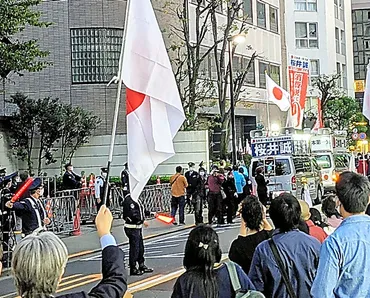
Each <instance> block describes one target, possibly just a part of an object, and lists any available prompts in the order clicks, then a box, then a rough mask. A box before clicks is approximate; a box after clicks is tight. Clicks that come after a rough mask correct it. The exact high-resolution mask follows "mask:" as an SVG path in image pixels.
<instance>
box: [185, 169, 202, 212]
mask: <svg viewBox="0 0 370 298" xmlns="http://www.w3.org/2000/svg"><path fill="white" fill-rule="evenodd" d="M188 165H189V167H194V166H195V164H194V163H193V162H189V163H188ZM185 178H186V180H187V181H188V187H187V188H186V204H187V205H188V208H189V212H192V203H193V204H194V202H192V200H193V201H195V199H196V198H195V196H196V193H195V192H196V189H197V184H198V180H199V174H198V172H196V171H194V170H191V171H187V172H186V173H185Z"/></svg>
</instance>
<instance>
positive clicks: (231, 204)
mask: <svg viewBox="0 0 370 298" xmlns="http://www.w3.org/2000/svg"><path fill="white" fill-rule="evenodd" d="M225 170H226V178H225V181H224V183H223V184H222V187H223V189H224V191H225V194H226V199H224V200H223V202H222V203H223V204H224V206H225V207H226V214H227V223H228V224H232V223H233V218H234V217H235V214H236V209H237V206H238V205H237V201H236V200H237V192H236V187H235V180H234V175H233V172H232V170H231V168H225Z"/></svg>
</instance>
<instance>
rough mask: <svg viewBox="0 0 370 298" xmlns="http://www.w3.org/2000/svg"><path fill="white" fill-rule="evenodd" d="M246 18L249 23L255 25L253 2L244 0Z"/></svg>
mask: <svg viewBox="0 0 370 298" xmlns="http://www.w3.org/2000/svg"><path fill="white" fill-rule="evenodd" d="M243 9H244V17H245V18H246V21H247V23H250V24H253V4H252V0H244V3H243Z"/></svg>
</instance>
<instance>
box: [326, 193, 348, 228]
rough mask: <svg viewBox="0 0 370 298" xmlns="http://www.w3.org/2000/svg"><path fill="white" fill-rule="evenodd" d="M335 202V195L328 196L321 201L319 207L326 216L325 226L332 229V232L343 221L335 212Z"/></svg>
mask: <svg viewBox="0 0 370 298" xmlns="http://www.w3.org/2000/svg"><path fill="white" fill-rule="evenodd" d="M337 201H338V199H337V197H336V196H335V195H329V196H327V197H326V198H325V199H324V200H323V201H322V205H321V210H322V212H323V213H324V215H325V216H326V218H327V219H326V221H327V224H328V225H329V227H331V228H332V232H333V231H334V230H335V229H336V228H338V227H339V225H340V224H341V223H342V221H343V219H342V216H341V215H340V214H339V212H338V210H337ZM330 234H331V233H330Z"/></svg>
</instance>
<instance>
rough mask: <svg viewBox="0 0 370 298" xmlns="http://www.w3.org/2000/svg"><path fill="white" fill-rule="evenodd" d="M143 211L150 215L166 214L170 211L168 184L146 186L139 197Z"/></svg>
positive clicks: (169, 188) (169, 189)
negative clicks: (156, 213)
mask: <svg viewBox="0 0 370 298" xmlns="http://www.w3.org/2000/svg"><path fill="white" fill-rule="evenodd" d="M140 201H141V203H142V204H143V205H144V209H145V211H147V212H150V213H151V214H153V213H155V212H168V211H170V209H171V186H170V184H157V185H148V186H146V187H145V188H144V190H143V192H142V193H141V195H140Z"/></svg>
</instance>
